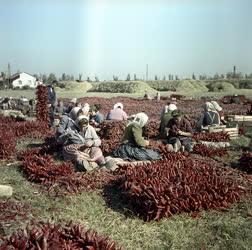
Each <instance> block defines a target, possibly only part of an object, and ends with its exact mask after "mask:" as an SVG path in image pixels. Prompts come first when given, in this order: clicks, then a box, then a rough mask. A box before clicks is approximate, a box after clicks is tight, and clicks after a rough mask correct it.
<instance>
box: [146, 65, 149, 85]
mask: <svg viewBox="0 0 252 250" xmlns="http://www.w3.org/2000/svg"><path fill="white" fill-rule="evenodd" d="M148 71H149V69H148V64H146V81H148V73H149V72H148Z"/></svg>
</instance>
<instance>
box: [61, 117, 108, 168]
mask: <svg viewBox="0 0 252 250" xmlns="http://www.w3.org/2000/svg"><path fill="white" fill-rule="evenodd" d="M75 123H76V127H77V128H78V130H69V132H68V133H67V134H66V135H65V136H66V137H67V138H68V140H67V144H66V145H65V146H64V147H63V157H64V160H65V161H72V162H73V163H74V164H75V166H76V170H77V171H90V170H93V169H95V168H98V167H99V166H100V167H104V166H105V167H106V166H107V165H108V164H107V162H106V161H105V158H104V156H103V154H102V151H101V149H100V148H99V146H100V145H101V140H100V138H99V137H98V135H97V134H96V132H95V129H94V128H93V127H92V126H90V125H89V119H88V117H87V116H84V115H80V116H79V117H78V118H77V119H76V122H75Z"/></svg>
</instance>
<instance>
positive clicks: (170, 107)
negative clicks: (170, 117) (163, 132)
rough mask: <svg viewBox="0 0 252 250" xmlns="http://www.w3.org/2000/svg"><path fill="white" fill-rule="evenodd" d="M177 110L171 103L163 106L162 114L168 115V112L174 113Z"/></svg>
mask: <svg viewBox="0 0 252 250" xmlns="http://www.w3.org/2000/svg"><path fill="white" fill-rule="evenodd" d="M176 109H177V106H176V105H175V104H173V103H171V104H169V105H165V107H164V113H168V112H169V111H174V110H176Z"/></svg>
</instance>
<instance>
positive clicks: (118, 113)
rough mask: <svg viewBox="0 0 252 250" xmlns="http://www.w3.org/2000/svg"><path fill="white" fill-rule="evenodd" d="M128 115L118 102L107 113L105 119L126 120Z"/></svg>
mask: <svg viewBox="0 0 252 250" xmlns="http://www.w3.org/2000/svg"><path fill="white" fill-rule="evenodd" d="M127 118H128V115H127V114H126V112H125V111H124V110H123V104H122V103H120V102H118V103H116V104H115V105H114V108H113V109H111V110H110V111H109V113H108V114H107V120H115V121H127Z"/></svg>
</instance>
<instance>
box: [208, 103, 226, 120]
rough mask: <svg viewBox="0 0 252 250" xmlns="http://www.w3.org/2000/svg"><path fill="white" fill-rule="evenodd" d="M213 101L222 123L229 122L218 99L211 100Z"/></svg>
mask: <svg viewBox="0 0 252 250" xmlns="http://www.w3.org/2000/svg"><path fill="white" fill-rule="evenodd" d="M211 103H212V104H213V106H214V108H215V110H216V112H218V114H219V117H220V122H221V123H222V124H227V121H226V120H225V117H224V112H223V109H222V107H221V106H220V105H219V104H218V102H216V101H211Z"/></svg>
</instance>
